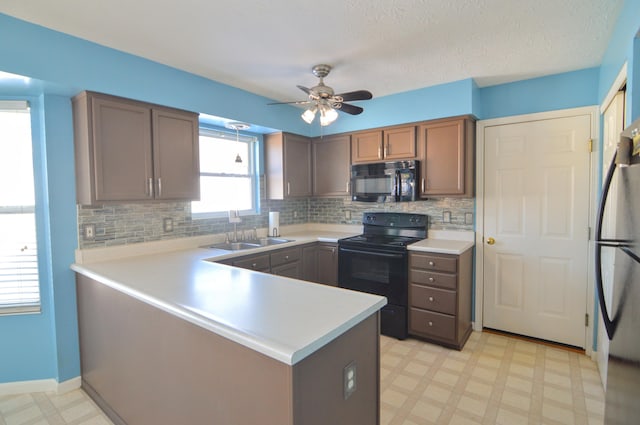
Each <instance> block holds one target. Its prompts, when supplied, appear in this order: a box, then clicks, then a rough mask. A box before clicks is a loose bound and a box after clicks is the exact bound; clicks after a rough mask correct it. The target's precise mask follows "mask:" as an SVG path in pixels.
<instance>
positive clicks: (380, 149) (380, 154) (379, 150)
mask: <svg viewBox="0 0 640 425" xmlns="http://www.w3.org/2000/svg"><path fill="white" fill-rule="evenodd" d="M378 159H382V148H381V147H380V146H378Z"/></svg>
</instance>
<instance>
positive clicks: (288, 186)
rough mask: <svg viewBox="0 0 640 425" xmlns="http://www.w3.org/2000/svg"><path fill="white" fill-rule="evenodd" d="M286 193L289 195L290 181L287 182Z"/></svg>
mask: <svg viewBox="0 0 640 425" xmlns="http://www.w3.org/2000/svg"><path fill="white" fill-rule="evenodd" d="M287 195H291V183H289V182H287Z"/></svg>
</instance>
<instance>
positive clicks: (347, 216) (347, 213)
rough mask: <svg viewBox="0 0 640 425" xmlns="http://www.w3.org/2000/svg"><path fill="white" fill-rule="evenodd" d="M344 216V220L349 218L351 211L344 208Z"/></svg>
mask: <svg viewBox="0 0 640 425" xmlns="http://www.w3.org/2000/svg"><path fill="white" fill-rule="evenodd" d="M344 218H345V220H351V211H349V210H345V212H344Z"/></svg>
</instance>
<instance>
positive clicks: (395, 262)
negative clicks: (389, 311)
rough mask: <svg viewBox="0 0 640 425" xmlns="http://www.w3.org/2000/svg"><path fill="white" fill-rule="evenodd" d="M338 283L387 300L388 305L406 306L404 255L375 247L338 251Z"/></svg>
mask: <svg viewBox="0 0 640 425" xmlns="http://www.w3.org/2000/svg"><path fill="white" fill-rule="evenodd" d="M338 284H339V286H340V287H342V288H347V289H353V290H356V291H361V292H368V293H370V294H376V295H382V296H385V297H387V300H388V302H389V304H397V305H401V306H406V305H407V292H408V290H407V254H406V252H393V251H385V250H382V249H375V248H363V247H357V248H355V247H349V246H343V245H340V246H339V248H338Z"/></svg>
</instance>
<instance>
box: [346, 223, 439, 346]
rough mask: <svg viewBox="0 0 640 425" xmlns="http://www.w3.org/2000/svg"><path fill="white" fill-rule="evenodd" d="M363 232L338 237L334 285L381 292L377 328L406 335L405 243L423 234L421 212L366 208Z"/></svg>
mask: <svg viewBox="0 0 640 425" xmlns="http://www.w3.org/2000/svg"><path fill="white" fill-rule="evenodd" d="M362 223H363V234H362V235H358V236H353V237H351V238H346V239H341V240H339V241H338V285H339V286H340V287H342V288H347V289H353V290H356V291H362V292H368V293H371V294H376V295H382V296H384V297H386V298H387V302H388V304H387V305H386V306H385V307H383V308H382V310H381V319H380V331H381V333H382V334H384V335H388V336H393V337H396V338H398V339H404V338H406V337H407V332H408V326H407V306H408V292H409V291H408V259H409V254H408V251H407V245H409V244H412V243H414V242H417V241H419V240H422V239H425V238H426V237H427V227H428V216H427V215H424V214H410V213H388V212H369V213H364V215H363V217H362Z"/></svg>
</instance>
